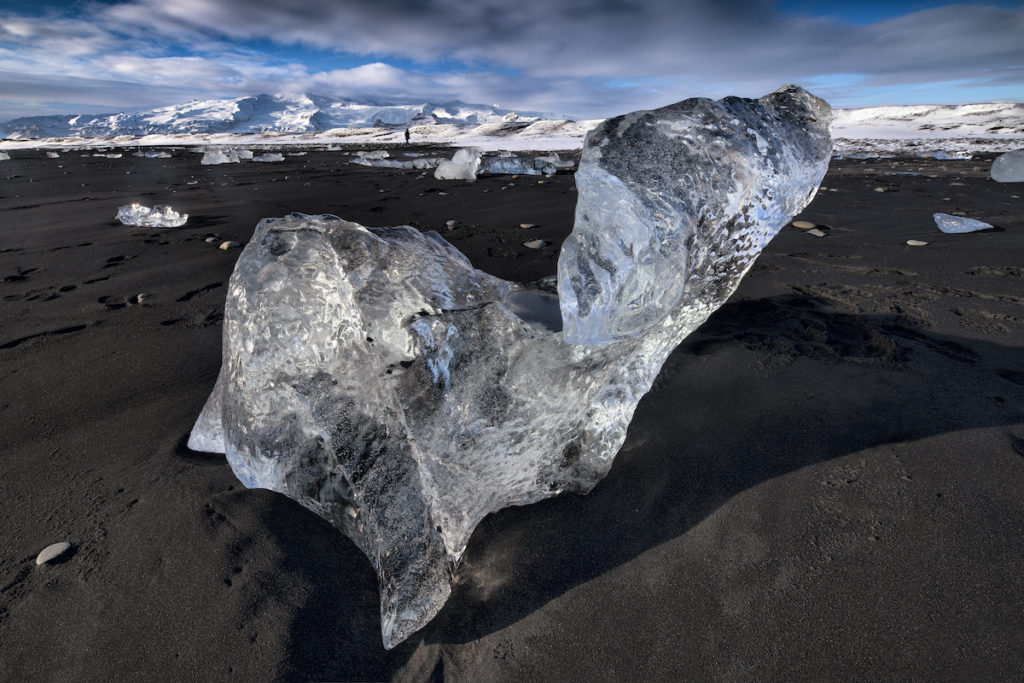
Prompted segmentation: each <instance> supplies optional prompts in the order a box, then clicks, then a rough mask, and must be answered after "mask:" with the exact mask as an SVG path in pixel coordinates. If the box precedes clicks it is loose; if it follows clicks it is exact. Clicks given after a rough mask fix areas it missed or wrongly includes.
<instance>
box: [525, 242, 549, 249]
mask: <svg viewBox="0 0 1024 683" xmlns="http://www.w3.org/2000/svg"><path fill="white" fill-rule="evenodd" d="M549 244H551V242H548V241H546V240H531V241H529V242H523V246H524V247H528V248H530V249H543V248H544V247H546V246H548V245H549Z"/></svg>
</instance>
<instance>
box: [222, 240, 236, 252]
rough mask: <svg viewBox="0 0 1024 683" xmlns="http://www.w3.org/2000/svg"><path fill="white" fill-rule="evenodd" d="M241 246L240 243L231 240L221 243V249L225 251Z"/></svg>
mask: <svg viewBox="0 0 1024 683" xmlns="http://www.w3.org/2000/svg"><path fill="white" fill-rule="evenodd" d="M239 246H241V245H240V244H239V243H238V242H232V241H231V240H228V241H227V242H221V243H220V249H223V250H224V251H227V250H228V249H234V248H236V247H239Z"/></svg>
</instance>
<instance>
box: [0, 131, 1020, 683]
mask: <svg viewBox="0 0 1024 683" xmlns="http://www.w3.org/2000/svg"><path fill="white" fill-rule="evenodd" d="M82 153H83V152H79V151H73V152H64V153H62V156H61V158H59V159H49V158H47V157H46V156H45V154H44V153H43V152H42V151H41V150H23V151H19V150H15V151H13V152H12V157H13V158H12V160H11V161H4V162H0V275H2V276H3V277H4V283H3V288H2V301H0V458H2V463H3V476H2V477H0V506H2V516H3V520H4V521H3V530H4V533H3V543H2V544H0V678H2V679H4V680H11V681H14V680H138V679H148V680H227V679H232V678H236V679H239V680H267V679H276V678H282V679H286V680H391V679H398V680H442V679H443V680H454V681H522V680H540V681H569V680H588V681H595V680H598V681H622V680H652V679H653V680H752V679H756V680H815V681H821V680H881V679H886V680H888V679H915V680H988V681H1000V680H1006V681H1009V680H1019V677H1020V672H1021V671H1022V670H1024V609H1022V605H1024V410H1022V409H1024V199H1022V197H1024V184H999V183H995V182H993V181H992V180H990V179H989V178H988V168H989V166H990V164H991V157H988V158H983V159H975V160H966V161H964V160H958V161H938V160H925V159H882V160H869V161H856V160H849V161H833V162H832V166H831V169H830V171H829V174H828V175H827V176H826V178H825V181H824V183H823V185H824V186H825V187H826V188H828V189H825V190H823V191H821V192H819V194H818V197H817V198H816V199H815V200H814V202H813V203H812V204H811V205H810V206H809V207H808V209H807V210H806V211H805V212H804V214H803V215H802V216H801V218H804V219H806V220H809V221H812V222H814V223H817V224H819V225H821V226H823V227H824V228H825V230H824V231H825V236H824V237H821V238H816V237H813V236H811V235H808V234H806V233H804V232H803V231H801V230H798V229H796V228H793V227H787V228H784V229H783V231H782V233H781V234H780V235H779V236H778V237H777V238H776V239H775V240H774V241H773V242H772V243H771V244H770V245H769V247H768V248H767V249H766V250H765V252H764V253H763V254H762V256H761V257H760V258H759V260H758V262H757V263H756V265H755V266H754V268H753V270H752V271H751V273H750V274H749V275H748V277H747V278H746V279H745V280H744V282H743V284H742V285H741V286H740V288H739V290H738V291H737V292H736V294H735V295H734V296H733V297H732V299H731V300H730V302H729V303H728V304H727V305H726V306H724V307H723V308H722V309H721V310H720V311H718V312H717V313H716V314H715V315H714V316H713V317H712V318H711V320H709V321H708V323H707V324H706V325H704V327H702V328H701V330H700V331H699V332H698V333H696V334H695V335H693V336H692V337H690V338H689V339H688V340H687V341H685V342H684V343H683V344H682V345H681V346H680V347H679V348H678V349H677V350H676V352H675V353H674V354H673V355H672V356H671V357H670V359H669V361H668V363H667V364H666V365H665V367H664V369H663V371H662V373H661V375H660V376H659V378H658V380H657V382H656V384H655V387H654V389H653V391H652V392H651V393H650V394H649V395H648V396H647V397H645V398H644V400H643V401H642V402H641V403H640V406H639V408H638V410H637V413H636V416H635V418H634V420H633V423H632V425H631V427H630V432H629V438H628V439H627V441H626V444H625V446H624V447H623V449H622V451H621V452H620V454H619V456H618V458H617V460H616V462H615V465H614V466H613V468H612V470H611V473H610V474H609V475H608V477H607V478H606V479H605V480H604V481H602V482H601V483H600V484H599V485H598V486H597V488H596V489H595V490H594V491H593V492H592V493H591V494H590V495H588V496H584V497H581V496H573V495H569V496H564V497H561V498H557V499H553V500H549V501H545V502H544V503H541V504H538V505H533V506H529V507H524V508H515V509H508V510H504V511H502V512H500V513H498V514H496V515H492V516H491V517H489V518H488V519H486V520H485V521H484V522H483V524H481V525H480V527H479V528H478V529H477V530H476V533H475V534H474V536H473V538H472V540H471V541H470V544H469V547H468V550H467V553H466V555H465V558H464V560H463V563H462V566H461V567H460V569H459V572H458V576H457V583H456V586H455V589H454V592H453V594H452V597H451V599H450V600H449V602H448V604H447V605H446V606H445V608H444V609H443V610H442V611H441V613H440V614H439V615H438V617H437V618H436V619H435V620H434V621H433V622H432V623H431V624H429V625H428V626H427V627H426V628H425V629H423V630H422V631H420V632H419V633H417V634H415V635H414V636H413V637H412V638H410V639H409V640H408V641H407V642H405V643H403V644H402V645H400V646H398V647H397V648H395V649H394V650H392V651H385V650H384V649H383V647H382V645H381V637H380V624H379V616H378V605H379V603H378V595H377V583H376V577H375V576H374V574H373V571H372V570H371V568H370V564H369V562H368V561H367V560H366V559H365V558H364V557H363V556H362V554H361V553H360V552H359V551H358V550H357V549H356V547H355V546H354V545H353V544H352V543H351V542H349V541H348V540H347V539H346V538H344V537H343V536H342V535H341V534H339V533H338V532H336V531H335V530H334V529H333V528H331V527H330V526H329V525H328V524H327V523H326V522H324V521H322V520H321V519H319V518H318V517H316V516H315V515H313V514H312V513H310V512H308V511H306V510H304V509H302V508H301V507H300V506H299V505H298V504H296V503H293V502H291V501H290V500H288V499H286V498H284V497H283V496H280V495H277V494H272V493H269V492H267V491H259V490H252V491H250V490H246V489H244V488H243V487H242V486H241V485H240V484H239V483H238V481H237V480H236V479H235V478H234V476H233V475H232V473H231V471H230V468H229V467H228V465H227V464H226V462H225V459H224V457H223V456H210V455H206V454H199V453H193V452H191V451H189V450H188V449H187V448H186V446H185V443H186V440H187V437H188V434H189V431H190V430H191V428H192V424H193V422H194V421H195V419H196V417H197V416H198V414H199V411H200V409H201V408H202V406H203V403H204V402H205V400H206V398H207V396H208V394H209V392H210V389H211V388H212V386H213V383H214V380H215V379H216V376H217V372H218V369H219V367H220V354H221V347H220V325H221V319H222V313H223V304H224V298H225V294H226V287H225V285H226V283H227V280H228V277H229V275H230V273H231V271H232V268H233V266H234V262H235V259H236V258H237V257H238V255H239V253H240V251H239V250H238V249H231V250H221V249H218V248H217V247H218V244H219V243H220V242H221V241H225V240H233V241H236V242H239V243H241V244H242V245H244V244H245V242H246V240H247V239H248V238H249V237H250V236H251V234H252V231H253V228H254V226H255V224H256V223H257V221H258V220H259V219H260V218H262V217H266V216H281V215H285V214H287V213H289V212H292V211H299V212H303V213H310V214H316V213H332V214H336V215H338V216H341V217H342V218H346V219H349V220H354V221H357V222H360V223H363V224H364V225H374V226H376V225H401V224H410V225H413V226H414V227H417V228H420V229H423V230H428V229H435V230H438V231H439V232H441V233H442V234H443V236H444V237H445V238H446V239H448V240H449V241H450V242H452V243H453V244H454V245H455V246H456V247H458V248H459V249H460V250H462V251H463V252H464V253H465V254H466V255H467V256H468V257H469V258H470V260H471V261H472V262H473V264H474V265H475V266H477V267H478V268H481V269H483V270H485V271H487V272H490V273H492V274H494V275H498V276H500V277H503V278H506V279H513V280H520V281H532V280H536V279H538V278H540V277H543V276H545V275H550V274H553V273H554V272H555V264H556V260H557V256H558V245H559V244H560V243H561V241H562V240H563V239H564V238H565V236H566V235H567V234H568V233H569V231H570V230H571V227H572V216H573V208H574V204H575V198H576V194H575V191H574V187H573V177H572V175H571V174H566V173H562V174H559V175H557V176H556V177H553V178H550V179H539V178H536V177H519V178H516V179H512V178H511V177H509V176H498V177H490V178H481V179H480V180H478V181H477V182H476V183H472V184H470V183H464V182H452V181H438V180H435V179H434V178H433V177H432V176H430V175H426V176H425V177H420V173H419V172H415V171H395V170H388V169H371V168H365V167H361V166H354V165H351V164H348V163H347V161H346V160H347V155H346V154H343V153H340V152H309V153H308V154H307V155H305V156H296V157H288V158H287V159H286V160H285V161H284V162H281V163H266V164H259V163H251V162H250V163H243V164H237V165H223V166H205V167H204V166H200V164H199V159H200V155H198V154H195V153H189V152H184V151H180V150H179V151H178V152H176V153H175V157H174V158H172V159H144V158H136V157H132V156H131V155H130V153H126V154H125V156H124V157H123V158H120V159H107V158H96V157H92V156H88V157H84V158H83V157H82V156H81V154H82ZM913 174H919V175H913ZM190 180H195V181H197V182H196V184H193V185H189V184H188V182H189V181H190ZM539 180H544V182H543V183H542V184H541V183H539V182H538V181H539ZM877 188H882V189H883V190H884V191H881V192H879V191H876V189H877ZM833 190H834V191H833ZM132 201H139V202H142V203H143V204H147V205H154V204H170V205H172V206H173V207H174V208H175V209H177V210H179V211H183V212H187V213H189V214H190V216H191V217H190V218H189V221H188V223H187V224H186V225H185V226H183V227H181V228H170V229H147V228H132V227H127V226H123V225H120V224H119V223H117V222H116V221H114V220H113V218H112V217H113V216H114V214H115V213H116V211H117V207H118V206H120V205H122V204H127V203H130V202H132ZM936 211H942V212H946V213H954V212H958V211H959V212H963V213H965V214H966V215H968V216H971V217H974V218H979V219H981V220H984V221H986V222H988V223H991V224H993V225H994V226H996V227H995V229H993V230H989V231H985V232H980V233H972V234H965V235H946V234H943V233H941V232H939V230H938V229H937V228H936V227H935V224H934V222H933V220H932V213H933V212H936ZM448 220H456V221H458V224H457V225H456V226H455V227H454V228H453V229H447V228H446V227H445V224H446V221H448ZM521 223H533V224H536V227H533V228H530V229H521V228H520V227H519V226H520V224H521ZM208 237H216V239H215V240H214V241H213V242H210V243H208V242H206V239H207V238H208ZM535 239H543V240H547V241H549V242H552V245H551V246H548V247H545V248H543V249H540V250H533V249H529V248H526V247H524V246H523V245H522V243H523V242H526V241H530V240H535ZM908 239H916V240H923V241H926V242H929V243H930V244H928V245H927V246H923V247H911V246H907V245H906V241H907V240H908ZM141 293H146V294H149V295H150V296H149V297H148V298H145V300H144V301H142V302H141V303H134V302H133V297H136V295H138V294H141ZM63 540H67V541H70V542H71V543H72V544H73V549H72V551H71V552H70V553H69V554H67V555H65V556H64V557H62V558H61V559H60V560H58V561H56V562H54V563H53V564H52V565H43V566H39V567H37V566H36V564H35V557H36V554H37V553H38V552H39V551H40V550H42V548H43V547H45V546H47V545H49V544H50V543H54V542H57V541H63Z"/></svg>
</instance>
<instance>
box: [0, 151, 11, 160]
mask: <svg viewBox="0 0 1024 683" xmlns="http://www.w3.org/2000/svg"><path fill="white" fill-rule="evenodd" d="M10 160H11V155H10V154H8V153H7V152H0V161H10Z"/></svg>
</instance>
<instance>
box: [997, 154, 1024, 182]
mask: <svg viewBox="0 0 1024 683" xmlns="http://www.w3.org/2000/svg"><path fill="white" fill-rule="evenodd" d="M992 180H995V181H997V182H1000V183H1024V149H1018V150H1015V151H1013V152H1007V153H1006V154H1000V155H999V156H997V157H996V159H995V161H993V162H992Z"/></svg>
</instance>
